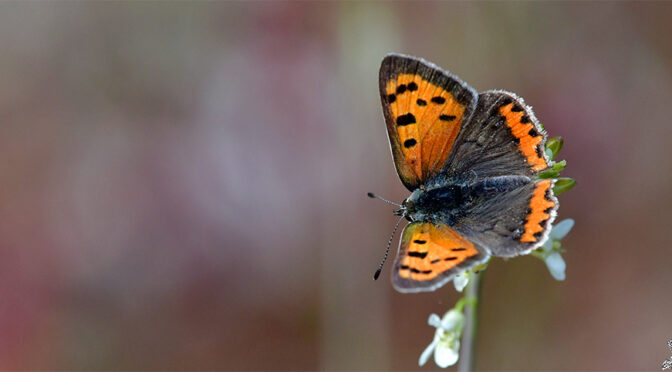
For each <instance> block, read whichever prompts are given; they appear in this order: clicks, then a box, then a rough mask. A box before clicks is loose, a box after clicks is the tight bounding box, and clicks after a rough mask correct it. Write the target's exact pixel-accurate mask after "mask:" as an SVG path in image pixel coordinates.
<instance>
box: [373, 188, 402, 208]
mask: <svg viewBox="0 0 672 372" xmlns="http://www.w3.org/2000/svg"><path fill="white" fill-rule="evenodd" d="M366 195H367V196H368V197H369V198H372V199H378V200H382V201H384V202H385V203H388V204H392V205H396V206H397V207H399V208H401V204H398V203H395V202H393V201H389V200H387V199H385V198H383V197H380V196H378V195H376V194H374V193H372V192H367V193H366Z"/></svg>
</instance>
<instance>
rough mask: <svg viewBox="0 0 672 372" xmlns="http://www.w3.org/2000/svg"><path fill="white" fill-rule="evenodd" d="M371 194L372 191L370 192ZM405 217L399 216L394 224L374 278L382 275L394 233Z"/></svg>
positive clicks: (376, 278)
mask: <svg viewBox="0 0 672 372" xmlns="http://www.w3.org/2000/svg"><path fill="white" fill-rule="evenodd" d="M369 194H371V193H369ZM403 219H404V217H403V216H402V217H401V218H399V221H397V224H396V225H394V230H392V235H390V240H388V241H387V248H386V249H385V256H383V261H381V262H380V265H379V266H378V270H376V273H375V274H373V280H378V277H379V276H380V272H381V271H383V265H385V261H387V254H388V253H390V245H392V239H393V238H394V234H396V232H397V228H399V224H400V223H401V220H403Z"/></svg>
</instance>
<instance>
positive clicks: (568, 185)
mask: <svg viewBox="0 0 672 372" xmlns="http://www.w3.org/2000/svg"><path fill="white" fill-rule="evenodd" d="M575 184H576V180H575V179H573V178H568V177H563V178H558V180H557V181H556V182H555V186H553V193H554V194H555V195H556V196H557V195H560V194H562V193H563V192H565V191H569V190H571V189H572V187H574V185H575Z"/></svg>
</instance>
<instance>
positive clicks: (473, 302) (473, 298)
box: [457, 272, 483, 372]
mask: <svg viewBox="0 0 672 372" xmlns="http://www.w3.org/2000/svg"><path fill="white" fill-rule="evenodd" d="M482 275H483V273H482V272H481V273H479V274H476V273H473V274H472V275H471V278H469V284H467V288H466V295H465V297H464V298H465V299H468V300H467V301H465V304H466V305H467V308H466V310H465V314H464V333H463V334H462V344H461V346H460V364H459V365H458V366H457V370H458V371H459V372H470V371H473V370H474V361H475V357H476V336H477V335H478V301H479V297H480V292H481V289H480V288H481V283H480V282H481V276H482Z"/></svg>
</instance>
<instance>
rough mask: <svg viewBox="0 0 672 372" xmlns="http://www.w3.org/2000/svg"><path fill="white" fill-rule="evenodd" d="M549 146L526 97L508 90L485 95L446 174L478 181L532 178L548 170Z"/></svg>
mask: <svg viewBox="0 0 672 372" xmlns="http://www.w3.org/2000/svg"><path fill="white" fill-rule="evenodd" d="M545 143H546V132H545V131H544V129H543V128H542V127H541V125H540V124H539V121H538V120H537V118H536V117H535V116H534V112H532V108H531V107H530V106H528V105H526V104H525V102H524V101H523V99H522V98H520V97H518V96H516V95H515V94H513V93H509V92H505V91H487V92H483V93H481V94H480V95H479V97H478V103H477V106H476V111H475V112H474V115H473V116H472V118H471V120H470V121H469V123H468V124H465V125H464V126H463V127H462V131H461V132H460V134H459V135H458V138H457V140H456V141H455V145H454V147H453V152H452V153H451V155H450V159H449V161H448V164H447V166H446V170H445V173H446V174H447V175H449V176H452V177H467V178H469V177H471V178H477V179H483V178H486V177H496V176H503V175H524V176H532V175H534V174H536V173H538V172H540V171H542V170H544V169H546V168H548V163H549V159H548V158H547V157H546V154H545V152H544V144H545Z"/></svg>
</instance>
